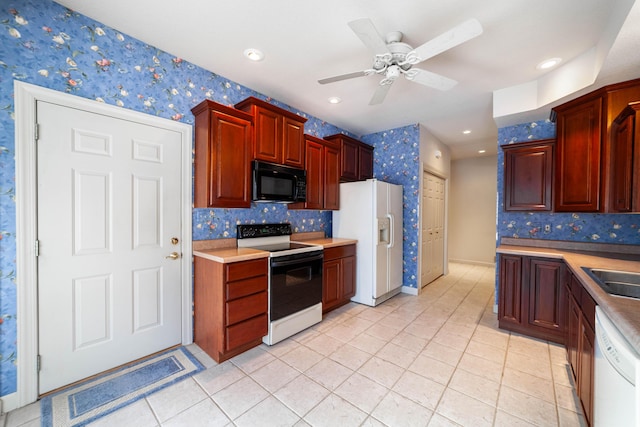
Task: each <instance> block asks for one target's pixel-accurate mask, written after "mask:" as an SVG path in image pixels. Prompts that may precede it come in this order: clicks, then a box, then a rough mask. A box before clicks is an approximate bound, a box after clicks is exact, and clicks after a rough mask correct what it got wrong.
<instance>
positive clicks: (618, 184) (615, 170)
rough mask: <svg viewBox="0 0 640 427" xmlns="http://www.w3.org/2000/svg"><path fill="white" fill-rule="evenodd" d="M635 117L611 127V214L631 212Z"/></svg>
mask: <svg viewBox="0 0 640 427" xmlns="http://www.w3.org/2000/svg"><path fill="white" fill-rule="evenodd" d="M634 122H635V115H629V116H627V117H625V118H624V119H623V120H620V121H619V122H618V121H616V123H615V124H614V126H613V130H612V132H611V187H612V189H611V204H612V205H613V206H612V209H611V210H612V211H613V212H631V210H632V197H633V194H632V182H633V161H634V158H633V157H634V156H633V142H634V141H633V140H634V138H633V136H634Z"/></svg>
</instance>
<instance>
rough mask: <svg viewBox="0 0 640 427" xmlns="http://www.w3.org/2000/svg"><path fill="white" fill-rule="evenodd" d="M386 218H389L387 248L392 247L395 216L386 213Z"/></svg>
mask: <svg viewBox="0 0 640 427" xmlns="http://www.w3.org/2000/svg"><path fill="white" fill-rule="evenodd" d="M387 218H389V244H388V245H387V247H388V248H392V247H393V246H394V245H395V240H396V233H394V232H393V229H394V222H395V218H394V216H393V214H387Z"/></svg>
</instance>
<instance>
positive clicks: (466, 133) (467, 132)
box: [462, 129, 471, 135]
mask: <svg viewBox="0 0 640 427" xmlns="http://www.w3.org/2000/svg"><path fill="white" fill-rule="evenodd" d="M462 133H464V134H465V135H469V134H470V133H471V131H470V130H469V129H467V130H463V131H462Z"/></svg>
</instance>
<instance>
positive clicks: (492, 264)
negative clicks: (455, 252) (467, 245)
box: [449, 259, 496, 267]
mask: <svg viewBox="0 0 640 427" xmlns="http://www.w3.org/2000/svg"><path fill="white" fill-rule="evenodd" d="M449 262H455V263H458V264H471V265H481V266H483V267H495V266H496V263H495V262H484V261H474V260H470V259H449Z"/></svg>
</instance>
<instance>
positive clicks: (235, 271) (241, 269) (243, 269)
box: [225, 258, 268, 282]
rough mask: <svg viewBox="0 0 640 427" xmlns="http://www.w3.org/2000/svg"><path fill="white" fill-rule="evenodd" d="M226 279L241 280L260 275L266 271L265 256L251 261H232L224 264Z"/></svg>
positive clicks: (231, 280)
mask: <svg viewBox="0 0 640 427" xmlns="http://www.w3.org/2000/svg"><path fill="white" fill-rule="evenodd" d="M225 266H226V271H225V272H226V275H227V281H229V282H233V281H234V280H242V279H246V278H247V277H255V276H262V275H266V274H267V273H268V271H267V268H268V267H267V266H268V261H267V258H261V259H255V260H252V261H242V262H233V263H231V264H225Z"/></svg>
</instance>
